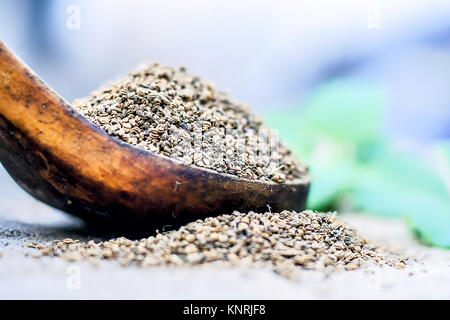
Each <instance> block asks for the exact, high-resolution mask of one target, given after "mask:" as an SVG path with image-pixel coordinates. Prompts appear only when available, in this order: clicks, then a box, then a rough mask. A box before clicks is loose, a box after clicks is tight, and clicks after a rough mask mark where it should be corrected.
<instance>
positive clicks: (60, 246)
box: [28, 210, 406, 278]
mask: <svg viewBox="0 0 450 320" xmlns="http://www.w3.org/2000/svg"><path fill="white" fill-rule="evenodd" d="M28 246H30V247H36V248H38V249H40V250H41V254H42V255H48V256H58V257H62V258H65V259H67V260H71V261H76V260H81V259H89V261H91V262H94V263H96V262H98V261H99V260H101V259H112V260H117V261H118V262H119V263H120V264H121V265H122V266H127V265H138V266H141V267H149V266H161V265H171V266H193V265H201V264H209V263H214V264H219V265H222V266H232V265H239V266H245V267H262V268H269V269H271V270H274V271H275V272H277V273H279V274H281V275H282V276H285V277H288V278H295V277H296V276H297V275H298V271H299V270H300V269H301V268H304V269H315V270H324V271H326V272H327V271H334V270H342V269H346V270H354V269H357V268H358V267H360V266H361V265H363V264H364V263H366V262H369V261H371V262H373V263H375V264H378V265H382V264H389V265H395V267H397V268H403V267H404V266H405V265H406V262H405V261H404V260H397V261H394V260H393V259H391V258H387V257H385V256H384V255H385V253H384V252H383V253H382V252H381V249H379V248H378V247H377V246H376V245H374V244H371V243H369V242H368V241H367V240H365V239H364V238H362V237H360V236H359V235H358V234H357V233H356V232H355V230H353V229H351V228H349V227H347V226H346V225H345V224H344V223H342V222H341V221H340V220H338V219H337V218H336V217H335V215H332V214H324V213H316V212H313V211H309V210H307V211H303V212H301V213H296V212H293V211H283V212H281V213H270V212H268V213H265V214H257V213H254V212H249V213H239V212H234V213H233V214H230V215H221V216H218V217H215V218H212V217H210V218H206V219H205V220H197V221H195V222H191V223H189V224H187V225H185V226H183V227H181V228H179V229H178V230H176V231H168V232H165V233H159V234H157V235H156V236H151V237H149V238H144V239H141V240H134V241H132V240H129V239H126V238H117V239H112V240H109V241H104V242H98V243H96V242H94V241H89V242H80V241H78V240H72V239H64V240H61V241H59V240H57V241H55V242H54V243H53V244H52V245H50V246H44V245H35V244H33V243H29V244H28Z"/></svg>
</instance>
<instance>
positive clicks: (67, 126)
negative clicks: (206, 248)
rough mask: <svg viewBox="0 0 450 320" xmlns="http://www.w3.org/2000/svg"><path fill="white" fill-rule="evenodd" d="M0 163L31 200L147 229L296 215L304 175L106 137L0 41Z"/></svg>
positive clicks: (104, 221) (305, 185)
mask: <svg viewBox="0 0 450 320" xmlns="http://www.w3.org/2000/svg"><path fill="white" fill-rule="evenodd" d="M0 161H1V163H2V164H3V166H4V167H5V168H6V170H7V171H8V172H9V174H10V175H11V176H12V178H13V179H14V180H15V181H16V182H17V183H18V184H19V185H20V186H21V187H22V188H23V189H24V190H26V191H27V192H28V193H30V194H31V195H33V196H34V197H35V198H37V199H39V200H41V201H43V202H45V203H47V204H49V205H51V206H53V207H56V208H58V209H62V210H64V211H66V212H69V213H71V214H74V215H76V216H78V217H81V218H83V219H84V220H87V221H91V222H99V223H101V224H103V225H105V224H106V225H110V224H111V225H116V226H119V227H123V228H125V227H132V228H140V229H146V228H149V229H150V228H153V227H155V226H156V225H164V224H174V223H176V221H183V220H193V219H197V218H204V217H206V216H213V215H218V214H223V213H231V212H232V211H234V210H239V211H249V210H254V211H257V210H268V207H267V206H270V208H271V209H272V210H276V211H278V210H283V209H291V210H302V209H304V206H305V200H306V196H307V193H308V188H309V181H310V179H309V176H308V175H305V176H304V177H302V178H301V179H297V180H295V181H291V182H287V183H283V184H277V183H271V182H270V183H268V182H262V181H256V180H247V179H242V178H239V177H235V176H232V175H229V174H221V173H218V172H215V171H212V170H207V169H201V168H197V167H193V166H189V165H185V164H182V163H180V162H178V161H175V160H172V159H170V158H167V157H164V156H161V155H158V154H155V153H152V152H150V151H146V150H143V149H140V148H137V147H134V146H132V145H129V144H127V143H123V142H120V141H119V140H117V139H115V138H113V137H111V136H109V135H108V134H106V133H105V132H104V131H103V130H102V129H100V128H99V127H97V126H96V125H94V124H92V123H90V122H89V121H88V120H86V119H85V118H84V117H83V116H81V115H80V114H79V113H78V112H77V111H76V110H75V109H74V108H72V106H71V105H70V104H69V103H67V102H66V101H65V100H64V99H63V98H61V97H60V96H59V95H58V94H57V93H55V92H54V91H53V90H52V89H51V88H50V87H48V86H47V85H46V84H45V83H44V82H43V81H42V80H40V79H39V77H38V76H36V75H35V74H34V73H33V72H32V71H31V70H30V69H29V68H28V67H27V66H26V65H25V64H24V63H23V62H22V61H20V60H19V59H18V58H17V57H16V56H15V55H14V54H13V53H12V52H11V51H10V50H9V49H7V48H6V47H5V45H3V43H1V42H0Z"/></svg>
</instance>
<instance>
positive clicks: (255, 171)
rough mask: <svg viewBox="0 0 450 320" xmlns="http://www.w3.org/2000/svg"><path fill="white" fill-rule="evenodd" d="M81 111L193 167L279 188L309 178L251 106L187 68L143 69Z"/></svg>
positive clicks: (82, 103)
mask: <svg viewBox="0 0 450 320" xmlns="http://www.w3.org/2000/svg"><path fill="white" fill-rule="evenodd" d="M73 106H74V107H75V108H76V109H77V110H78V111H79V112H80V113H81V114H82V115H84V116H85V117H87V118H88V119H89V120H91V121H92V122H93V123H95V124H96V125H98V126H100V127H101V128H102V129H103V130H105V131H106V132H107V133H108V134H109V135H111V136H114V137H116V138H118V139H120V140H122V141H124V142H127V143H130V144H132V145H135V146H138V147H140V148H144V149H147V150H150V151H152V152H155V153H158V154H162V155H164V156H167V157H170V158H173V159H176V160H179V161H181V162H183V163H185V164H188V165H194V166H198V167H203V168H208V169H213V170H215V171H218V172H221V173H228V174H232V175H236V176H239V177H242V178H247V179H259V180H264V181H275V182H284V181H286V180H292V179H295V178H298V177H299V176H301V175H302V173H304V172H305V167H304V165H302V164H301V163H299V162H298V161H297V160H296V159H295V158H294V157H293V156H292V154H291V152H290V151H289V150H288V149H287V148H286V147H285V146H283V145H282V144H280V143H279V141H278V139H277V135H276V134H275V132H274V131H273V130H272V131H271V130H269V129H268V128H266V127H264V126H263V124H262V122H261V120H260V119H258V117H257V116H255V115H254V114H253V113H252V112H251V111H250V110H249V108H248V107H247V106H246V105H243V104H238V103H235V102H233V101H232V100H231V99H230V98H229V97H228V95H227V94H225V93H223V92H221V91H217V90H216V89H215V88H214V87H213V86H212V85H211V84H210V83H208V82H206V81H204V80H202V79H201V78H199V77H197V76H194V75H191V74H189V73H187V72H186V70H185V69H184V68H178V69H175V68H171V67H167V66H162V65H159V64H158V63H154V64H149V65H145V66H142V67H141V68H139V69H138V70H137V71H136V72H133V73H130V74H128V75H127V76H126V77H124V78H123V79H121V80H119V81H117V82H113V83H110V84H108V85H106V86H104V87H103V88H101V89H99V90H98V91H95V92H93V93H92V95H91V96H90V97H88V98H85V99H80V100H75V101H74V103H73Z"/></svg>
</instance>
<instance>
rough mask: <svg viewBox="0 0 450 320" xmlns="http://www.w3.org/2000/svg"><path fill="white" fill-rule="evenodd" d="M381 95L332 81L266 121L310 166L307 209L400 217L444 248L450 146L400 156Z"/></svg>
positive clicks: (449, 237) (449, 209)
mask: <svg viewBox="0 0 450 320" xmlns="http://www.w3.org/2000/svg"><path fill="white" fill-rule="evenodd" d="M384 105H385V103H384V101H383V94H382V92H381V91H380V90H378V89H377V88H373V87H370V86H364V85H361V84H357V83H353V82H349V81H345V80H337V81H334V82H331V83H327V84H325V85H322V86H321V87H319V88H318V89H316V90H315V92H314V93H313V94H312V95H311V97H310V98H309V99H308V101H307V103H306V105H305V106H304V108H302V109H301V111H296V112H294V113H287V112H286V111H284V112H283V113H281V112H280V113H273V114H269V115H267V117H266V121H267V122H268V123H269V125H271V126H272V127H273V128H277V129H279V131H280V136H281V139H282V141H284V142H285V143H286V144H287V145H289V146H290V147H291V148H292V150H293V151H294V152H295V153H296V154H297V155H298V156H299V157H300V158H301V159H302V160H303V161H304V162H306V163H307V164H308V166H309V168H310V172H311V175H312V185H311V191H310V195H309V198H308V207H309V208H311V209H315V210H330V209H339V208H340V207H342V206H343V205H344V204H345V206H347V208H348V206H350V208H351V209H352V210H359V211H364V212H368V213H372V214H377V215H382V216H386V217H387V216H389V217H403V218H404V219H405V220H406V221H407V223H408V225H409V226H410V227H411V228H412V230H413V231H414V232H415V234H417V235H418V236H419V237H420V239H421V240H422V241H424V242H425V243H427V244H430V245H434V246H439V247H447V248H450V191H449V190H450V141H442V142H437V143H435V144H434V145H432V146H430V147H429V148H427V149H426V152H425V153H426V154H422V155H418V154H416V153H412V152H408V151H402V150H401V149H400V148H398V147H396V145H395V141H393V140H392V139H390V138H389V136H387V135H386V133H385V130H384V128H383V124H384V121H383V114H384V110H383V109H384Z"/></svg>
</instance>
